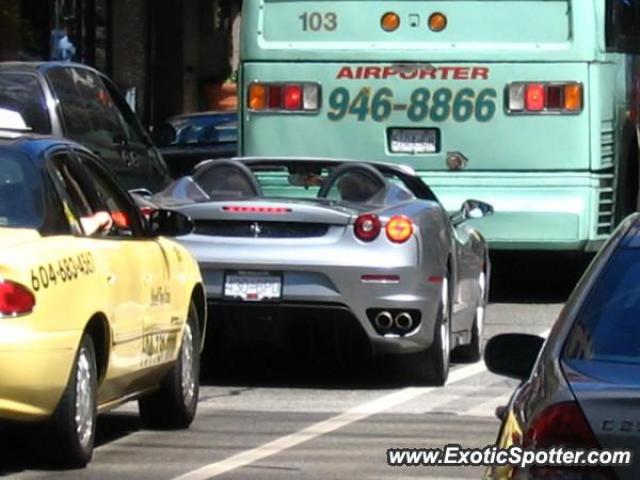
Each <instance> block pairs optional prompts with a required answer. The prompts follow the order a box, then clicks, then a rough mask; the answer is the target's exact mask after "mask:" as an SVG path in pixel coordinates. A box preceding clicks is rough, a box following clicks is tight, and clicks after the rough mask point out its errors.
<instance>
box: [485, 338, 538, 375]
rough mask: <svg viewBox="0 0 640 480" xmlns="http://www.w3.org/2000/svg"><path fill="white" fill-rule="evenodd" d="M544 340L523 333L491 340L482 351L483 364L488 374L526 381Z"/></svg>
mask: <svg viewBox="0 0 640 480" xmlns="http://www.w3.org/2000/svg"><path fill="white" fill-rule="evenodd" d="M543 344H544V338H542V337H539V336H537V335H527V334H523V333H507V334H503V335H497V336H495V337H493V338H491V339H490V340H489V341H488V342H487V345H486V347H485V349H484V363H485V364H486V365H487V368H488V369H489V371H490V372H493V373H495V374H497V375H502V376H504V377H510V378H515V379H517V380H526V379H527V378H529V376H530V375H531V372H532V371H533V366H534V365H535V363H536V360H537V359H538V354H539V353H540V350H541V349H542V345H543Z"/></svg>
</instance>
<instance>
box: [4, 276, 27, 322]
mask: <svg viewBox="0 0 640 480" xmlns="http://www.w3.org/2000/svg"><path fill="white" fill-rule="evenodd" d="M35 305H36V299H35V297H34V296H33V294H32V293H31V291H30V290H29V289H28V288H27V287H24V286H22V285H20V284H19V283H14V282H11V281H8V280H3V281H0V315H2V316H13V315H24V314H25V313H31V312H32V311H33V307H35Z"/></svg>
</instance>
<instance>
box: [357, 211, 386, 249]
mask: <svg viewBox="0 0 640 480" xmlns="http://www.w3.org/2000/svg"><path fill="white" fill-rule="evenodd" d="M380 230H382V224H381V223H380V219H379V218H378V216H377V215H374V214H372V213H367V214H365V215H360V216H359V217H358V218H357V219H356V223H355V224H354V226H353V232H354V233H355V235H356V237H358V238H359V239H360V240H362V241H363V242H372V241H374V240H375V239H376V238H378V235H380Z"/></svg>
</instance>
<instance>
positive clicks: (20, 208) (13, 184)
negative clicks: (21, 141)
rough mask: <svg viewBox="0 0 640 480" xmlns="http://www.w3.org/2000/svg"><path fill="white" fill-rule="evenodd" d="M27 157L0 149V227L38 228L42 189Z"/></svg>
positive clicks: (41, 206) (41, 213)
mask: <svg viewBox="0 0 640 480" xmlns="http://www.w3.org/2000/svg"><path fill="white" fill-rule="evenodd" d="M40 178H41V177H40V175H39V173H38V171H37V169H36V168H35V166H34V165H33V164H32V163H31V161H30V160H29V158H27V157H23V155H22V154H20V153H16V152H13V151H11V150H6V149H0V227H16V228H40V227H41V226H42V224H43V217H44V214H43V203H44V202H43V190H42V183H41V182H40V181H39V180H38V179H40Z"/></svg>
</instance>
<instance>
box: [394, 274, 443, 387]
mask: <svg viewBox="0 0 640 480" xmlns="http://www.w3.org/2000/svg"><path fill="white" fill-rule="evenodd" d="M450 355H451V312H450V293H449V280H448V276H447V277H445V278H444V279H443V281H442V296H441V298H440V303H439V306H438V313H437V315H436V321H435V324H434V332H433V343H432V344H431V346H430V347H429V348H428V349H427V350H424V351H422V352H418V353H414V354H411V355H403V357H402V359H403V362H402V364H403V366H404V371H405V372H406V373H407V374H408V375H409V377H410V379H411V380H412V381H415V382H417V383H419V384H428V385H434V386H441V385H444V384H445V383H446V382H447V378H448V377H449V357H450Z"/></svg>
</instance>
